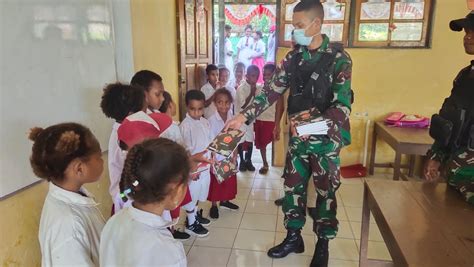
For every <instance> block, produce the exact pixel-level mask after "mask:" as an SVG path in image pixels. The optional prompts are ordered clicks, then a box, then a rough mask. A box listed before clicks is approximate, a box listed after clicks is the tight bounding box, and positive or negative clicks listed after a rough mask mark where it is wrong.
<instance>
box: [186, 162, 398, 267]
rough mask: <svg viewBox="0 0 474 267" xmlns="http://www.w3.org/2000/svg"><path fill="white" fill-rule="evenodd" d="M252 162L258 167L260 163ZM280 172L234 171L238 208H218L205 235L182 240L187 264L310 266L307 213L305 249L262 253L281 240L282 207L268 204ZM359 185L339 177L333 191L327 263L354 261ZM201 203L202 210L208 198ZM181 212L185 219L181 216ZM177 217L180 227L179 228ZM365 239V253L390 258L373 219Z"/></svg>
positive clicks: (312, 237) (205, 266)
mask: <svg viewBox="0 0 474 267" xmlns="http://www.w3.org/2000/svg"><path fill="white" fill-rule="evenodd" d="M255 165H256V167H257V170H258V167H259V165H260V164H259V163H256V164H255ZM281 172H282V169H281V168H271V170H270V172H269V173H268V174H267V175H260V174H258V172H255V173H250V172H245V173H239V174H238V196H237V199H236V200H235V202H236V204H238V205H239V206H240V210H239V211H238V212H232V211H227V210H220V211H219V212H220V218H219V219H218V220H216V221H213V222H212V224H211V225H210V226H209V231H210V234H209V236H208V237H206V238H197V239H196V238H192V239H190V240H188V241H186V242H184V245H185V249H186V252H187V255H188V266H190V267H197V266H203V267H208V266H252V267H253V266H292V267H297V266H309V263H310V261H311V257H312V254H313V251H314V246H315V242H316V241H317V239H316V237H315V235H314V233H313V232H312V223H313V222H312V219H311V218H309V217H307V223H306V225H305V227H304V228H303V231H302V233H303V238H304V241H305V249H306V250H305V252H304V253H302V254H298V255H296V254H290V255H289V256H288V257H286V258H284V259H271V258H269V257H268V256H267V255H266V251H267V250H268V249H269V248H271V247H272V246H274V245H276V244H278V243H280V242H281V241H282V240H283V238H284V237H285V232H286V230H285V228H284V227H283V214H282V212H281V209H280V208H277V207H276V206H275V205H274V204H273V201H274V200H275V199H277V198H278V197H280V196H281V195H282V194H283V190H282V189H283V180H282V179H281V178H280V176H281ZM311 185H312V183H310V186H311ZM362 190H363V184H362V180H361V179H343V180H342V186H341V188H340V189H339V191H338V192H337V197H338V219H339V220H340V229H339V234H338V237H337V238H336V239H334V240H333V241H331V242H330V261H329V266H347V267H351V266H358V258H359V243H360V242H359V239H360V227H361V225H360V221H361V213H362ZM308 192H314V188H313V187H310V188H309V190H308ZM308 203H315V195H314V194H312V193H309V200H308ZM200 206H201V208H203V209H204V214H205V215H207V214H208V211H209V206H210V203H202V204H201V205H200ZM311 206H314V204H313V205H311ZM183 215H184V214H183ZM181 217H182V219H184V216H181ZM182 222H183V220H182V221H181V222H180V225H178V227H179V228H183V225H182ZM369 239H370V240H369V257H370V258H378V259H387V260H390V255H389V253H388V251H387V248H386V246H385V243H384V242H383V241H382V237H381V235H380V232H379V231H378V228H377V225H376V224H375V223H374V222H373V220H372V224H371V227H370V236H369Z"/></svg>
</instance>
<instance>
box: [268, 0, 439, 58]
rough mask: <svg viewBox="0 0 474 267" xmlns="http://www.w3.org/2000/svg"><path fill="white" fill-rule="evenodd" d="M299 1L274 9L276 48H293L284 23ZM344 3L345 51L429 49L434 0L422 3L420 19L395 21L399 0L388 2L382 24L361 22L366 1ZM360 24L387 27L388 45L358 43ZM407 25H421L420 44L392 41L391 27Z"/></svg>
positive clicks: (285, 2)
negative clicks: (289, 8)
mask: <svg viewBox="0 0 474 267" xmlns="http://www.w3.org/2000/svg"><path fill="white" fill-rule="evenodd" d="M298 1H299V0H281V2H280V4H279V5H277V13H278V9H279V14H280V19H279V20H277V25H278V29H279V33H278V45H279V46H280V47H288V48H291V47H292V44H291V42H290V41H285V25H288V24H291V20H286V17H285V16H286V7H287V5H289V4H293V3H295V2H298ZM344 2H345V3H346V12H345V13H346V14H345V19H344V30H343V37H342V38H343V40H342V43H343V44H344V46H345V47H348V48H381V49H383V48H385V49H387V48H388V49H390V48H410V49H426V48H431V34H432V25H433V14H434V9H435V5H436V0H424V2H425V7H424V14H423V18H422V19H394V18H393V16H394V6H395V2H399V0H390V17H389V18H388V19H384V20H361V19H360V13H361V4H362V2H366V1H365V0H344ZM341 22H342V21H341V20H325V23H327V24H338V23H341ZM361 22H368V23H388V24H389V32H388V38H387V41H359V40H358V37H359V28H360V23H361ZM410 22H412V23H413V22H422V23H423V28H422V33H421V40H419V41H392V40H391V36H392V31H391V30H390V25H392V24H394V23H410Z"/></svg>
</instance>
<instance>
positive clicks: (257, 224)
mask: <svg viewBox="0 0 474 267" xmlns="http://www.w3.org/2000/svg"><path fill="white" fill-rule="evenodd" d="M276 221H277V216H276V215H268V214H256V213H244V217H243V218H242V222H241V223H240V229H248V230H262V231H272V232H274V231H275V230H276Z"/></svg>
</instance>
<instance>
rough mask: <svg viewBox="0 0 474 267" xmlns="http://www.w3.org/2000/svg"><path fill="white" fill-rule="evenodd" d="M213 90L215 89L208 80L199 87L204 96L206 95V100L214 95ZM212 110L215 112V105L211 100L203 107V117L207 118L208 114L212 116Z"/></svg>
mask: <svg viewBox="0 0 474 267" xmlns="http://www.w3.org/2000/svg"><path fill="white" fill-rule="evenodd" d="M215 91H216V89H215V88H214V87H212V85H211V84H210V83H209V82H207V83H206V84H205V85H203V86H202V87H201V92H203V93H204V96H205V97H206V101H207V100H208V99H209V98H211V97H212V96H213V95H214V92H215ZM214 112H216V106H215V105H214V102H212V103H211V104H210V105H209V106H208V107H207V108H204V117H205V118H206V119H207V118H209V117H210V116H212V114H214Z"/></svg>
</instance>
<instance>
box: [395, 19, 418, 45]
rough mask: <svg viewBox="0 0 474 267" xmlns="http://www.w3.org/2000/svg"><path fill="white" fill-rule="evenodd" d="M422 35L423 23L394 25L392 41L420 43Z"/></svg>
mask: <svg viewBox="0 0 474 267" xmlns="http://www.w3.org/2000/svg"><path fill="white" fill-rule="evenodd" d="M422 33H423V23H422V22H417V23H395V29H394V30H393V32H392V41H420V40H421V34H422Z"/></svg>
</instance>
